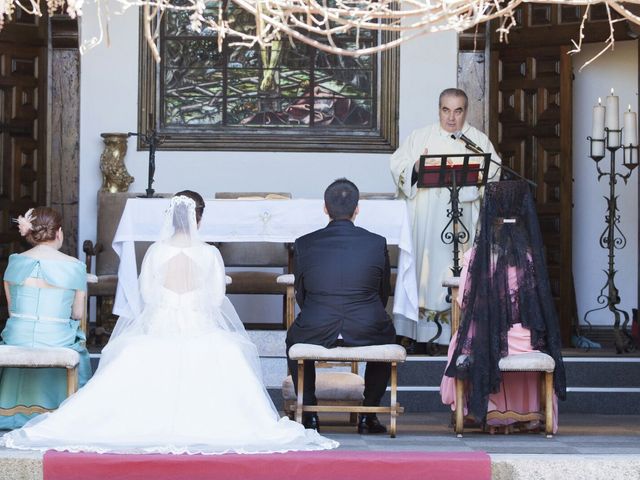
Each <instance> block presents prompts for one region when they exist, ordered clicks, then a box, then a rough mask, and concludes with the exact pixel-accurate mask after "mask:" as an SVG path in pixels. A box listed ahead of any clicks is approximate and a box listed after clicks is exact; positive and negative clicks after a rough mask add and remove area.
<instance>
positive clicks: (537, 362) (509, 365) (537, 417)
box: [442, 277, 555, 438]
mask: <svg viewBox="0 0 640 480" xmlns="http://www.w3.org/2000/svg"><path fill="white" fill-rule="evenodd" d="M442 285H443V286H445V287H447V288H450V289H451V305H452V307H451V309H452V312H451V319H452V322H451V332H452V338H453V336H454V335H455V334H456V332H457V331H458V327H459V325H460V307H459V305H458V302H457V298H458V294H459V292H458V289H459V286H460V279H459V278H457V277H451V278H448V279H446V280H445V281H444V282H443V283H442ZM461 358H462V356H461ZM462 360H463V359H462ZM459 361H461V360H460V359H459ZM498 368H500V371H501V372H539V373H540V405H541V406H543V410H542V411H539V412H529V413H526V414H521V413H518V412H514V411H506V412H495V411H492V412H489V413H488V414H487V421H488V420H494V419H497V420H505V419H509V420H514V421H517V422H526V421H532V420H533V421H540V422H544V425H545V434H546V436H547V438H552V437H553V371H554V369H555V361H554V360H553V358H551V356H549V355H547V354H546V353H542V352H530V353H521V354H517V355H507V356H506V357H503V358H501V359H500V362H499V363H498ZM465 386H466V385H465V382H464V381H462V380H459V379H457V378H456V411H455V425H454V430H455V432H456V435H457V436H458V437H462V434H463V431H464V405H465Z"/></svg>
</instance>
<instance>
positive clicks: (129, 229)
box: [112, 198, 418, 322]
mask: <svg viewBox="0 0 640 480" xmlns="http://www.w3.org/2000/svg"><path fill="white" fill-rule="evenodd" d="M168 205H169V199H167V198H153V199H148V198H130V199H129V200H127V204H126V206H125V208H124V211H123V213H122V218H121V219H120V223H119V225H118V229H117V231H116V234H115V236H114V239H113V244H112V245H113V249H114V250H115V252H116V253H117V254H118V256H119V257H120V265H119V267H118V287H117V290H116V298H115V302H114V307H113V313H114V314H115V315H119V316H125V317H132V316H135V315H138V314H139V313H140V311H141V306H142V305H141V299H140V293H139V290H138V272H137V267H136V265H137V262H136V252H135V242H136V241H150V242H152V241H155V240H157V239H158V237H159V235H160V229H161V227H162V222H163V215H164V212H165V210H166V209H167V207H168ZM323 205H324V202H323V201H322V200H320V199H309V200H307V199H294V200H207V201H206V208H205V210H204V215H203V217H202V222H201V224H200V237H201V239H202V240H204V241H206V242H285V243H289V242H291V243H293V242H294V241H295V239H296V238H298V237H300V236H302V235H305V234H307V233H309V232H312V231H314V230H318V229H320V228H323V227H325V226H326V225H327V223H328V217H327V216H326V215H325V214H324V212H323ZM355 223H356V225H358V226H360V227H363V228H366V229H367V230H369V231H371V232H374V233H377V234H379V235H382V236H383V237H385V238H386V239H387V243H388V244H390V245H398V247H399V258H398V279H397V281H396V287H395V292H394V303H393V313H394V317H398V318H403V319H404V321H406V319H408V320H411V321H415V322H417V321H418V290H417V284H416V272H415V262H414V257H413V246H412V242H411V230H410V224H409V216H408V212H407V206H406V202H404V201H403V200H361V201H360V214H359V215H358V216H357V217H356V222H355Z"/></svg>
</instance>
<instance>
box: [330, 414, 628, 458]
mask: <svg viewBox="0 0 640 480" xmlns="http://www.w3.org/2000/svg"><path fill="white" fill-rule="evenodd" d="M344 418H345V419H346V417H344ZM320 419H321V430H322V434H323V435H326V436H328V437H331V438H333V439H335V440H337V441H339V442H340V448H343V449H345V450H398V451H400V450H419V451H431V452H437V451H459V452H465V451H474V450H482V451H485V452H487V453H490V454H503V453H504V454H545V455H556V454H634V455H640V415H578V414H565V415H561V416H560V426H559V432H558V434H557V435H555V436H554V437H553V438H550V439H549V438H546V437H545V436H544V435H543V434H533V433H515V434H511V435H504V434H499V435H489V434H487V433H482V432H480V431H479V430H469V431H468V432H465V434H464V436H463V437H462V438H456V436H455V435H454V433H453V430H452V429H451V428H450V427H449V426H448V422H449V416H448V415H446V414H441V413H437V414H407V415H403V416H401V417H400V418H399V420H398V435H397V437H396V438H389V436H388V435H358V434H357V433H356V428H355V427H351V426H346V425H344V424H339V423H337V422H336V421H335V420H338V418H336V417H333V418H332V420H334V421H333V422H330V421H325V422H322V417H320ZM380 419H381V420H384V421H385V422H386V421H387V420H386V419H385V418H384V416H380Z"/></svg>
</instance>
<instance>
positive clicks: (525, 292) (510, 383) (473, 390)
mask: <svg viewBox="0 0 640 480" xmlns="http://www.w3.org/2000/svg"><path fill="white" fill-rule="evenodd" d="M482 208H483V209H482V212H481V218H480V224H479V227H478V228H479V231H478V233H477V235H476V240H475V244H474V247H473V249H472V250H470V251H469V252H467V254H466V255H465V265H464V267H465V268H464V269H463V271H462V274H461V280H460V295H459V301H460V305H461V310H462V320H461V323H460V328H459V329H458V332H457V335H455V336H454V338H453V339H452V342H451V345H450V346H449V352H448V359H449V361H448V364H447V368H446V370H445V375H444V377H443V379H442V383H441V385H440V392H441V397H442V401H443V403H445V404H450V405H451V408H452V409H455V378H456V377H457V378H460V379H466V380H467V381H468V383H469V385H470V388H467V389H466V390H467V392H469V394H468V397H467V399H466V402H467V405H466V408H465V413H466V411H467V410H468V412H469V413H470V414H471V415H472V416H473V417H474V418H475V419H476V420H478V421H480V422H484V421H485V419H486V414H487V412H489V411H501V412H504V411H507V410H510V411H514V412H519V413H527V412H531V411H538V410H539V407H540V392H539V385H540V382H539V373H537V372H507V373H502V372H500V369H499V368H498V362H499V361H500V359H501V358H502V357H504V356H506V355H514V354H518V353H527V352H532V351H542V352H544V353H547V354H549V355H550V356H551V357H553V359H554V361H555V362H556V368H555V372H554V390H555V393H556V396H557V397H560V398H561V399H564V398H565V395H566V381H565V373H564V365H563V363H562V355H561V351H560V348H561V343H560V332H559V325H558V319H557V315H556V312H555V306H554V304H553V298H552V296H551V291H550V286H549V279H548V274H547V270H546V264H545V260H544V255H543V251H542V238H541V234H540V228H539V226H538V222H537V216H536V212H535V207H534V203H533V199H532V198H531V194H530V192H529V188H528V186H527V185H526V184H525V183H524V182H520V181H507V182H498V183H494V184H491V185H488V186H487V189H486V192H485V200H484V204H483V207H482ZM460 299H461V300H460ZM461 356H462V357H461ZM460 357H461V358H460ZM459 358H460V360H459ZM506 423H513V422H510V421H497V420H493V421H492V422H491V424H490V425H489V429H490V431H494V430H495V429H496V427H500V426H502V425H505V424H506ZM522 427H524V428H533V429H535V428H539V427H540V425H538V424H536V423H533V424H525V425H522ZM557 427H558V423H557V401H556V399H555V398H554V415H553V431H554V432H555V431H556V430H557Z"/></svg>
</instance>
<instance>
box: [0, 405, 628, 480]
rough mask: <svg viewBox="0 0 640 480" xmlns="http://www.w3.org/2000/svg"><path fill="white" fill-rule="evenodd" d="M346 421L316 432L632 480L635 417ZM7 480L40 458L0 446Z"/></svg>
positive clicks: (526, 472)
mask: <svg viewBox="0 0 640 480" xmlns="http://www.w3.org/2000/svg"><path fill="white" fill-rule="evenodd" d="M346 419H347V417H346V416H331V417H327V416H326V415H325V416H321V417H320V420H321V427H322V434H323V435H326V436H328V437H330V438H333V439H335V440H338V441H339V442H340V448H341V449H344V450H374V451H375V450H377V451H409V450H410V451H424V452H439V451H440V452H441V451H446V452H470V451H485V452H487V453H489V454H490V455H491V471H492V478H493V480H541V479H551V480H556V479H557V480H583V479H588V480H617V479H621V480H622V479H624V480H629V479H633V480H640V415H584V414H564V415H563V414H561V415H560V431H559V432H558V434H557V435H556V436H554V437H553V438H550V439H548V438H546V437H545V436H544V435H543V434H531V433H516V434H511V435H489V434H486V433H481V432H479V431H471V430H470V431H468V432H466V433H465V435H464V437H463V438H456V436H455V435H454V434H453V431H452V429H451V428H450V427H449V426H448V422H449V420H450V417H449V415H447V414H442V413H436V414H406V415H402V416H401V417H400V419H399V422H398V436H397V437H396V438H390V437H389V436H388V435H358V434H357V432H356V427H355V426H348V425H346V424H345V423H344V422H345V421H346ZM381 420H383V421H385V422H386V421H387V419H386V418H384V416H381ZM0 433H1V432H0ZM399 478H401V475H400V477H399ZM425 478H426V477H425ZM9 479H10V480H17V479H24V480H40V479H42V454H41V453H39V452H25V451H15V450H10V449H5V448H0V480H9ZM328 480H329V479H328Z"/></svg>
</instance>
